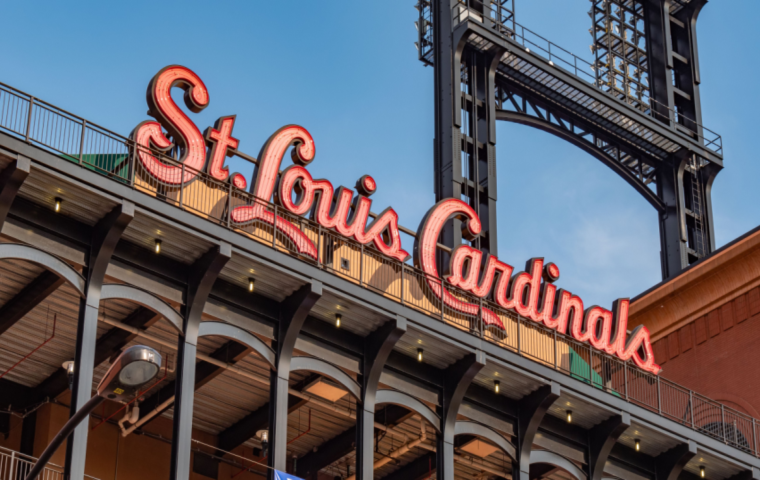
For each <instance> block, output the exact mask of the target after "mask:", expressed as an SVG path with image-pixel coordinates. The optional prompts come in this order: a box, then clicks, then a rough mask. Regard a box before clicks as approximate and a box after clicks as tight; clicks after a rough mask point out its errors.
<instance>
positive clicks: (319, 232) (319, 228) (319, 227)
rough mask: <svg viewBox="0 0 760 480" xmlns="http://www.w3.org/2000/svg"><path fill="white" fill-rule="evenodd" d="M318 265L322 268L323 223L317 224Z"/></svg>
mask: <svg viewBox="0 0 760 480" xmlns="http://www.w3.org/2000/svg"><path fill="white" fill-rule="evenodd" d="M317 266H318V267H319V268H322V225H319V224H317Z"/></svg>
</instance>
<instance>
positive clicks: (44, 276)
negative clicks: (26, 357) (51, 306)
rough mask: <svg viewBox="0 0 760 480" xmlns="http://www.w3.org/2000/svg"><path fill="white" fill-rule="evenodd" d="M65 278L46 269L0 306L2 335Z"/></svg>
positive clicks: (55, 288) (0, 329)
mask: <svg viewBox="0 0 760 480" xmlns="http://www.w3.org/2000/svg"><path fill="white" fill-rule="evenodd" d="M64 281H65V280H64V279H63V278H61V277H59V276H58V275H56V274H55V273H53V272H51V271H49V270H45V271H44V272H42V273H41V274H40V275H39V276H37V278H35V279H34V280H32V281H31V282H30V283H29V285H27V286H26V287H24V288H23V289H21V291H20V292H18V293H17V294H16V295H15V296H14V297H13V298H11V299H10V300H8V301H7V302H6V303H5V305H3V306H2V308H0V335H2V334H3V333H5V332H6V331H7V330H8V329H9V328H11V327H12V326H13V325H15V324H16V322H18V321H19V320H21V319H22V318H24V316H26V314H27V313H29V312H31V311H32V309H34V307H36V306H37V305H39V304H40V303H42V302H43V301H44V300H45V299H46V298H47V297H49V296H50V294H52V293H53V292H55V291H56V290H57V289H58V287H60V286H61V285H63V282H64Z"/></svg>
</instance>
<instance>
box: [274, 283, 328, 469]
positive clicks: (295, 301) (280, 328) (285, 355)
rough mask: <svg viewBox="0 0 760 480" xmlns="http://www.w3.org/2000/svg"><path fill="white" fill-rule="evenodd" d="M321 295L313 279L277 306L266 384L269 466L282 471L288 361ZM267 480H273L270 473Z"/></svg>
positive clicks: (285, 433) (286, 411)
mask: <svg viewBox="0 0 760 480" xmlns="http://www.w3.org/2000/svg"><path fill="white" fill-rule="evenodd" d="M321 296H322V282H320V281H317V280H312V281H311V282H309V283H307V284H305V285H304V286H302V287H301V288H299V289H298V290H296V291H295V292H294V293H293V294H291V295H290V296H289V297H288V298H286V299H285V300H284V301H283V302H282V304H281V306H280V319H279V322H278V324H277V330H276V331H277V334H276V337H275V340H276V341H274V342H272V347H273V348H274V350H275V353H276V357H275V358H276V365H277V369H276V370H272V371H271V375H270V378H271V381H270V384H269V407H270V412H269V418H270V419H271V420H270V422H269V445H270V453H269V458H268V463H269V466H270V467H272V468H274V469H277V470H280V471H283V472H284V471H285V468H286V462H287V442H288V410H287V408H285V407H286V405H287V398H288V387H289V386H290V385H289V379H290V361H291V359H292V358H293V349H294V348H295V345H296V339H297V338H298V332H300V331H301V327H302V326H303V323H304V321H305V320H306V317H307V316H308V315H309V312H310V311H311V309H312V307H313V306H314V304H316V303H317V300H319V298H320V297H321ZM269 472H270V477H271V478H270V480H272V479H273V478H274V477H273V475H272V472H273V470H271V469H270V470H269Z"/></svg>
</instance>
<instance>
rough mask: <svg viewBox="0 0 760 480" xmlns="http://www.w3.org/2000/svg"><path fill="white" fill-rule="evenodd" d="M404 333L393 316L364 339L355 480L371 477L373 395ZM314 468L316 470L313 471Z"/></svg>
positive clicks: (403, 326) (403, 325)
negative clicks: (387, 362)
mask: <svg viewBox="0 0 760 480" xmlns="http://www.w3.org/2000/svg"><path fill="white" fill-rule="evenodd" d="M404 333H406V319H405V318H404V317H396V318H394V319H392V320H389V321H387V322H385V324H383V326H382V327H380V328H378V329H377V330H375V331H374V332H372V333H371V334H369V335H368V336H367V338H365V339H364V357H363V358H362V375H361V378H360V382H361V387H362V389H361V396H362V398H361V402H360V403H361V409H359V410H358V412H357V417H356V423H357V428H356V429H355V433H356V437H355V439H356V476H357V478H358V479H359V480H362V479H371V478H373V475H374V473H373V472H374V464H375V453H374V449H375V441H374V436H375V426H374V425H375V395H376V394H377V387H378V384H379V383H380V374H381V373H382V372H383V367H384V366H385V363H386V361H387V360H388V356H389V355H390V354H391V352H392V351H393V347H394V346H395V345H396V342H398V341H399V340H400V339H401V337H402V336H403V335H404ZM317 471H318V470H317Z"/></svg>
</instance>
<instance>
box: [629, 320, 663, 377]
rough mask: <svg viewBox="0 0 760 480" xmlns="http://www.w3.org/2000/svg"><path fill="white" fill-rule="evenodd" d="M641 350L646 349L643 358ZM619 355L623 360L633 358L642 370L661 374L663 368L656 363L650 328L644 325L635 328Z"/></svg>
mask: <svg viewBox="0 0 760 480" xmlns="http://www.w3.org/2000/svg"><path fill="white" fill-rule="evenodd" d="M639 350H643V351H644V357H645V358H641V355H640V354H639ZM618 357H620V358H621V359H622V360H628V359H630V358H633V363H635V364H636V366H637V367H639V368H640V369H642V370H645V371H647V372H651V373H654V374H655V375H657V374H659V373H660V371H661V370H662V368H661V367H660V366H659V365H657V364H656V363H654V351H652V342H651V340H650V337H649V329H648V328H647V327H645V326H644V325H639V326H638V327H636V328H634V329H633V332H631V336H630V337H629V338H628V341H627V342H626V344H625V349H624V350H623V351H621V352H618Z"/></svg>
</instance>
